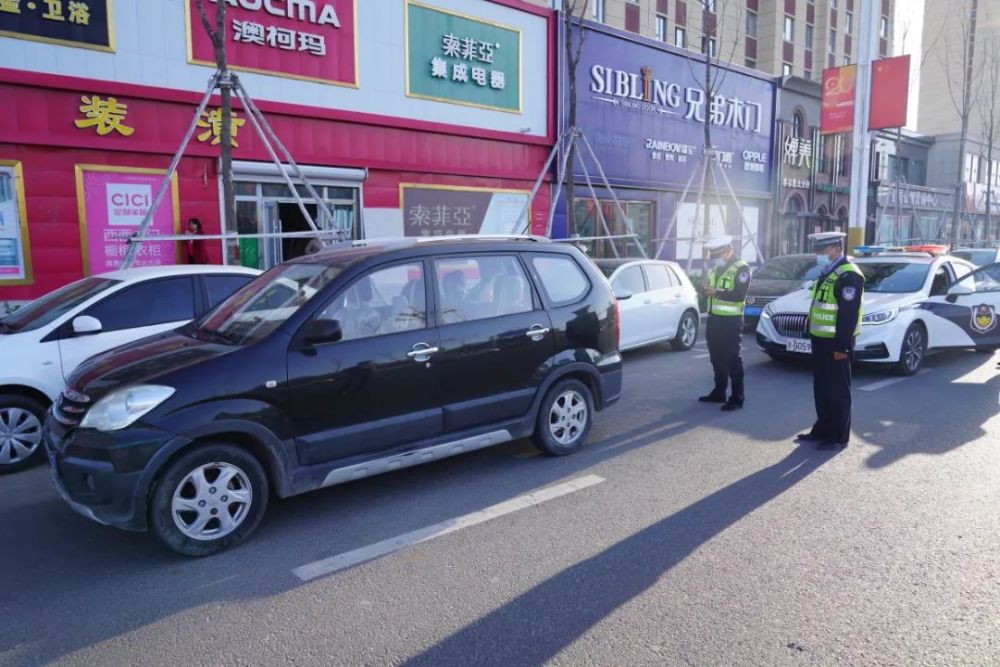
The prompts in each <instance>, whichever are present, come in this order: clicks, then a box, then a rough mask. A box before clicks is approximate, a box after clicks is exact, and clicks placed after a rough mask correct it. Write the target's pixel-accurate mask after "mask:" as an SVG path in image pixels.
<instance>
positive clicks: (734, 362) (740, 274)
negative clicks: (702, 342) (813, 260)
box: [698, 236, 750, 412]
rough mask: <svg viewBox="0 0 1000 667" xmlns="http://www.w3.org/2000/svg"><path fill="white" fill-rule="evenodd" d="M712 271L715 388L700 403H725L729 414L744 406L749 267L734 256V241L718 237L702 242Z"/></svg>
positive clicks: (710, 333) (710, 324)
mask: <svg viewBox="0 0 1000 667" xmlns="http://www.w3.org/2000/svg"><path fill="white" fill-rule="evenodd" d="M705 249H706V250H708V254H709V258H710V260H711V262H712V269H711V270H710V271H709V272H708V281H707V282H708V286H707V287H706V288H705V295H706V296H707V297H708V330H707V333H706V336H705V337H706V339H707V340H708V353H709V356H710V357H711V360H712V370H713V371H714V372H715V388H714V389H713V390H712V393H710V394H708V395H706V396H702V397H701V398H699V399H698V400H699V401H702V402H703V403H724V405H723V406H722V409H723V410H725V411H727V412H729V411H732V410H739V409H740V408H742V407H743V401H744V398H745V396H744V394H743V359H742V357H741V356H740V346H741V343H742V339H743V303H744V301H745V300H746V296H747V290H749V289H750V265H749V264H747V263H746V262H744V261H743V260H742V259H740V258H738V257H736V254H735V253H734V252H733V239H732V237H729V236H721V237H716V238H712V239H709V240H708V241H707V242H706V243H705ZM730 381H731V382H732V393H731V394H730V395H729V399H728V400H726V389H727V388H728V387H729V384H730Z"/></svg>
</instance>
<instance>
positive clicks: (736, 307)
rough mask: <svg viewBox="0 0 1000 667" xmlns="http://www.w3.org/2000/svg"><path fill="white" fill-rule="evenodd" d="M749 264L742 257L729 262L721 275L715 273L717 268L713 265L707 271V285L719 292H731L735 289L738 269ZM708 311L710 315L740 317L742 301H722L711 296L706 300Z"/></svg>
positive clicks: (747, 266)
mask: <svg viewBox="0 0 1000 667" xmlns="http://www.w3.org/2000/svg"><path fill="white" fill-rule="evenodd" d="M749 266H750V265H749V264H747V263H746V262H744V261H743V260H742V259H738V260H736V261H735V262H733V263H732V264H730V265H729V266H728V267H727V268H726V270H725V271H723V272H722V275H717V273H718V269H717V268H714V267H713V268H712V270H711V271H709V272H708V286H709V287H712V288H715V289H717V290H719V291H720V292H731V291H733V290H734V289H736V274H737V273H739V272H740V269H742V268H749ZM708 312H709V314H710V315H721V316H723V317H742V316H743V302H742V301H723V300H722V299H718V298H716V297H714V296H713V297H711V298H709V300H708Z"/></svg>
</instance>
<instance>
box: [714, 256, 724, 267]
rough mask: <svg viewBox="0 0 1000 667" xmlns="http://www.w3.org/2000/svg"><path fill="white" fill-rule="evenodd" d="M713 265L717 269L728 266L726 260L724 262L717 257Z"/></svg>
mask: <svg viewBox="0 0 1000 667" xmlns="http://www.w3.org/2000/svg"><path fill="white" fill-rule="evenodd" d="M712 264H714V265H715V268H717V269H721V268H722V267H724V266H725V265H726V260H724V259H723V258H721V257H716V258H715V259H713V260H712Z"/></svg>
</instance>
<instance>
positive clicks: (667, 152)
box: [562, 25, 775, 196]
mask: <svg viewBox="0 0 1000 667" xmlns="http://www.w3.org/2000/svg"><path fill="white" fill-rule="evenodd" d="M583 29H584V30H586V37H585V39H584V42H583V53H582V55H581V58H580V63H579V65H578V68H577V83H576V91H577V112H576V114H577V116H576V117H577V127H579V128H580V129H581V130H582V131H583V133H584V134H585V135H586V137H587V139H589V140H590V143H591V145H592V146H593V147H594V151H595V152H596V153H597V156H598V159H599V160H600V161H601V166H602V167H603V168H604V171H605V172H606V173H607V176H608V180H609V181H611V182H612V183H613V184H615V185H621V186H638V187H649V188H656V189H664V187H668V188H670V189H683V188H684V186H685V185H686V184H687V183H688V180H689V179H690V178H691V173H692V171H693V170H694V169H695V168H696V166H697V164H698V160H699V157H700V156H701V153H702V147H703V146H704V119H705V114H706V113H708V114H709V118H710V121H711V135H712V143H713V145H714V146H715V149H716V150H717V151H718V156H719V161H720V164H721V165H722V167H723V168H724V169H725V170H726V175H727V176H728V177H729V180H730V182H731V183H732V186H733V189H734V190H735V191H736V193H737V194H743V195H762V196H763V195H768V194H769V193H770V191H771V169H772V164H773V156H772V155H771V151H772V145H773V144H772V138H771V137H772V130H773V125H774V96H775V84H774V82H773V81H772V80H770V79H768V78H766V77H760V76H754V75H751V74H747V73H744V72H741V71H736V70H732V69H729V70H726V69H717V70H715V71H714V72H713V75H714V76H716V77H717V80H718V84H717V86H716V90H715V96H714V99H713V100H712V101H711V102H708V101H707V100H706V97H707V96H706V95H705V93H704V91H703V86H704V79H705V64H704V62H699V59H701V58H702V56H700V55H699V54H697V53H691V54H687V55H682V54H681V53H679V52H677V51H673V50H669V49H667V48H664V47H659V46H654V45H652V44H649V43H647V42H645V41H639V40H638V39H637V38H630V37H627V36H625V35H621V34H618V33H616V32H614V31H612V30H609V29H607V28H604V27H599V26H596V25H587V26H586V27H585V28H583ZM578 30H579V29H578ZM576 39H579V32H577V34H576V35H574V41H575V40H576ZM564 71H565V70H564ZM563 90H564V91H567V94H568V86H563ZM566 109H567V104H566V101H565V100H564V103H563V105H562V124H563V127H564V128H565V124H566V117H565V114H566ZM574 169H575V170H576V172H577V173H578V178H577V180H578V181H579V180H581V179H582V171H581V170H580V168H579V164H577V165H574ZM587 169H588V170H589V171H590V172H591V175H592V176H593V173H594V168H593V166H592V165H589V164H588V166H587ZM695 186H697V183H696V184H695Z"/></svg>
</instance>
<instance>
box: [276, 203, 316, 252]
mask: <svg viewBox="0 0 1000 667" xmlns="http://www.w3.org/2000/svg"><path fill="white" fill-rule="evenodd" d="M305 208H306V210H307V211H308V212H309V215H310V216H311V217H312V219H313V222H318V220H319V218H318V211H319V207H318V206H317V205H316V204H306V205H305ZM273 231H276V232H285V233H288V232H308V231H311V227H309V222H308V221H307V220H306V216H304V215H302V209H300V208H299V205H298V204H297V203H286V202H280V203H279V204H278V229H275V230H273ZM311 241H312V239H310V238H291V239H285V238H283V239H280V242H281V259H282V261H284V260H289V259H295V258H296V257H301V256H302V255H305V254H307V252H308V251H307V249H311V248H310V242H311ZM315 245H316V244H315V243H313V244H312V247H315Z"/></svg>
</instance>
